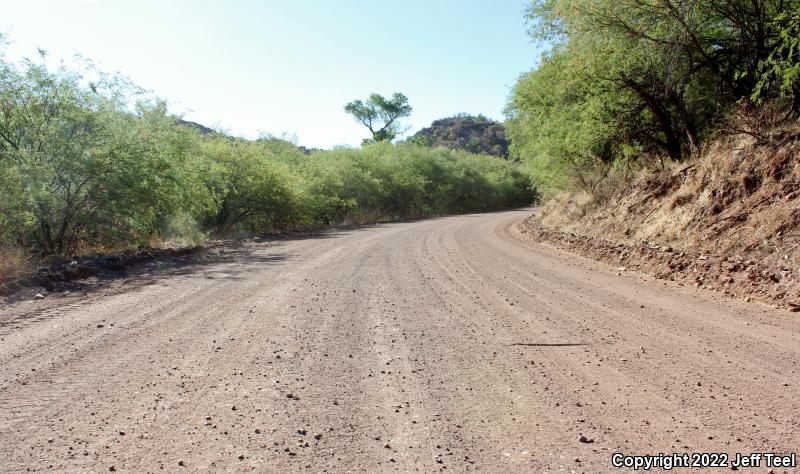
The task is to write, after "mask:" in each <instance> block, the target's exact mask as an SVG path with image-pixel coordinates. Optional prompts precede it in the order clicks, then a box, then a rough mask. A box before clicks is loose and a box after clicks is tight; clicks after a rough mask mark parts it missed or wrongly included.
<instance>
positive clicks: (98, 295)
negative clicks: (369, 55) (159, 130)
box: [0, 210, 800, 473]
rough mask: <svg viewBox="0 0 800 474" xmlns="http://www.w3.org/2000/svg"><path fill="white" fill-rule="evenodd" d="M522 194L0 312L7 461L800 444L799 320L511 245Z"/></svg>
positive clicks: (396, 462) (532, 459)
mask: <svg viewBox="0 0 800 474" xmlns="http://www.w3.org/2000/svg"><path fill="white" fill-rule="evenodd" d="M530 212H531V211H530V210H519V211H507V212H500V213H491V214H475V215H464V216H454V217H444V218H438V219H429V220H422V221H416V222H405V223H396V224H385V225H377V226H371V227H365V228H359V229H349V230H340V231H332V232H329V233H326V234H324V235H320V236H317V237H307V238H299V237H298V238H295V239H287V240H280V241H273V242H262V243H247V244H244V245H242V246H240V247H236V248H230V249H229V250H228V251H227V253H225V254H223V255H220V256H218V257H217V258H215V259H211V260H204V261H201V262H198V263H197V264H194V265H184V266H180V267H174V268H165V269H163V270H159V271H149V272H139V273H136V274H132V275H130V276H128V277H126V278H122V279H118V280H114V281H108V282H103V283H102V284H99V285H97V286H96V287H95V288H93V289H91V290H89V291H85V292H84V291H81V292H78V293H75V292H73V293H72V294H67V295H60V296H59V295H49V296H47V297H46V298H45V299H43V300H38V301H31V302H27V301H24V302H19V303H14V304H8V305H5V306H3V307H0V471H3V472H20V471H27V470H30V471H48V470H49V471H54V472H65V471H66V472H108V471H110V470H111V471H115V472H137V473H140V472H181V471H185V472H196V471H208V472H217V471H225V470H227V471H233V472H242V471H254V472H289V471H292V472H294V471H314V472H324V471H327V472H352V471H369V472H374V471H399V472H407V471H420V472H430V471H438V470H444V469H446V470H447V471H449V472H452V471H455V472H461V471H473V470H479V471H486V472H630V471H626V470H616V469H614V468H612V467H611V456H612V453H614V452H624V453H628V454H657V453H659V452H664V453H672V452H689V453H692V452H726V453H736V452H743V453H749V452H752V451H768V452H769V451H774V452H780V453H784V452H792V451H795V452H796V451H798V448H800V429H798V425H800V378H799V377H798V370H800V317H799V316H798V315H797V314H794V313H789V312H786V311H779V310H775V309H771V308H769V307H767V306H762V305H760V304H756V303H745V302H742V301H734V300H730V299H726V298H723V297H721V296H718V295H716V294H713V293H709V292H705V291H703V290H696V289H690V288H683V287H678V286H674V285H671V284H666V283H664V282H660V281H656V280H654V279H650V278H648V277H645V276H642V275H638V274H631V273H626V272H623V273H622V274H621V275H618V274H617V269H616V268H614V267H609V266H606V265H602V264H598V263H595V262H592V261H589V260H585V259H583V258H580V257H576V256H572V255H570V254H567V253H564V252H561V251H558V250H555V249H553V248H550V247H547V246H545V245H542V244H538V243H535V242H531V241H528V240H525V238H524V237H523V236H521V235H520V234H519V232H517V231H516V229H515V226H514V223H515V222H516V221H518V220H520V219H522V218H523V217H525V216H527V215H529V214H530ZM729 470H730V469H718V470H713V469H705V470H703V471H702V472H726V471H729ZM768 470H769V469H767V468H765V467H762V468H760V469H756V470H750V469H745V470H744V472H765V473H766V472H768ZM784 470H785V469H775V472H783V471H784ZM787 471H788V472H792V469H788V470H787Z"/></svg>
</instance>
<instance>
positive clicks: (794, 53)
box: [751, 10, 800, 113]
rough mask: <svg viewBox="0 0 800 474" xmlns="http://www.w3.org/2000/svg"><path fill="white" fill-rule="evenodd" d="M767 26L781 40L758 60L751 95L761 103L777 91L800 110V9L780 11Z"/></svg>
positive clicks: (799, 111)
mask: <svg viewBox="0 0 800 474" xmlns="http://www.w3.org/2000/svg"><path fill="white" fill-rule="evenodd" d="M767 27H768V28H769V30H771V31H772V33H773V34H774V35H775V36H777V38H778V40H777V42H776V44H775V47H774V48H772V50H771V51H770V53H769V56H767V57H766V59H763V60H762V61H761V62H759V65H758V67H759V73H760V75H759V80H758V83H757V84H756V86H755V88H754V90H753V94H752V96H751V98H752V100H753V101H755V102H757V103H761V102H763V100H764V98H765V97H767V98H769V97H770V96H773V95H775V94H776V93H777V94H778V95H779V96H780V97H782V98H786V99H788V100H789V101H791V103H792V104H793V108H794V110H795V112H796V113H800V11H798V10H794V11H788V10H787V11H784V12H782V13H779V14H778V15H776V16H775V18H773V19H772V20H771V21H770V22H768V23H767Z"/></svg>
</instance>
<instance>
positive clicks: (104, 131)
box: [0, 58, 535, 256]
mask: <svg viewBox="0 0 800 474" xmlns="http://www.w3.org/2000/svg"><path fill="white" fill-rule="evenodd" d="M534 197H535V195H534V192H533V190H532V188H531V184H530V182H529V180H528V178H527V175H525V174H524V173H522V172H521V171H520V169H519V167H518V166H517V165H516V164H514V163H511V162H508V161H505V160H502V159H498V158H495V157H490V156H485V155H473V154H469V153H466V152H458V151H448V150H445V149H431V148H428V147H425V146H419V145H415V144H412V143H406V144H399V145H392V144H389V143H378V144H375V145H371V146H367V147H364V148H359V149H350V148H342V149H335V150H331V151H315V152H312V153H310V154H309V153H308V152H307V151H305V150H302V149H300V148H298V147H297V146H295V145H294V144H292V143H290V142H287V141H285V140H280V139H276V138H271V137H265V138H263V139H259V140H255V141H248V140H243V139H236V138H231V137H228V136H225V135H222V134H218V133H209V132H208V130H207V129H202V130H201V129H200V128H199V127H197V126H192V125H191V124H190V123H188V122H183V121H181V120H179V119H176V118H175V117H171V116H169V115H168V114H167V113H166V106H165V104H164V103H162V102H159V101H153V100H148V99H147V97H146V96H144V95H142V94H140V93H139V92H138V90H137V89H136V88H135V87H133V86H131V85H130V84H128V83H127V82H126V81H124V80H121V79H119V78H115V77H109V76H105V75H102V74H100V73H97V72H95V71H91V77H85V76H81V75H78V74H75V73H74V72H71V71H69V70H66V69H63V68H62V69H59V70H56V71H49V70H48V69H47V68H45V67H44V66H42V65H40V64H35V63H32V62H25V63H23V64H21V65H14V64H11V63H8V62H5V61H2V59H1V58H0V248H3V247H6V248H10V247H13V248H17V249H21V250H24V251H28V252H30V253H34V254H39V255H44V256H47V255H70V254H73V253H78V252H86V251H90V250H92V251H93V250H109V249H114V248H123V247H127V246H131V245H147V244H151V243H153V241H157V240H160V239H165V238H167V239H173V240H174V239H177V240H187V239H193V240H197V239H201V238H203V237H204V236H243V235H252V234H258V233H264V232H275V231H286V230H292V229H307V228H313V227H323V226H329V225H333V224H339V223H349V222H376V221H384V220H391V219H400V218H409V217H423V216H431V215H436V214H443V213H452V212H471V211H483V210H489V209H496V208H500V207H507V206H519V205H527V204H530V203H531V202H532V201H533V199H534ZM181 234H184V235H181Z"/></svg>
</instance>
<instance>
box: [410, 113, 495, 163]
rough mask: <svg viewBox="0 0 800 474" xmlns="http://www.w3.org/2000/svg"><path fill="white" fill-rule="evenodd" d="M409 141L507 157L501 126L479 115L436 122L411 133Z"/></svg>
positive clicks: (455, 117)
mask: <svg viewBox="0 0 800 474" xmlns="http://www.w3.org/2000/svg"><path fill="white" fill-rule="evenodd" d="M412 140H416V141H421V142H423V143H426V144H428V145H430V146H441V147H445V148H450V149H454V150H465V151H468V152H471V153H483V154H486V155H493V156H500V157H503V158H508V145H509V141H508V140H507V139H506V129H505V127H504V126H503V124H502V123H500V122H496V121H494V120H490V119H488V118H486V117H484V116H483V115H478V116H471V115H466V114H459V115H456V116H454V117H448V118H443V119H439V120H436V121H434V122H433V123H432V124H431V126H430V127H426V128H423V129H422V130H420V131H419V132H417V133H416V134H414V136H413V137H412Z"/></svg>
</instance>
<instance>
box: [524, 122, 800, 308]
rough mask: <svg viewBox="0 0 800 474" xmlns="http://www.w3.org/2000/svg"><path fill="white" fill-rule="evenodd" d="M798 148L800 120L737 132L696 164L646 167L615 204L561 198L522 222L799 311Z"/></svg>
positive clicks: (641, 265)
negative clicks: (764, 130)
mask: <svg viewBox="0 0 800 474" xmlns="http://www.w3.org/2000/svg"><path fill="white" fill-rule="evenodd" d="M798 152H800V124H788V125H785V126H782V127H775V128H772V129H771V130H770V132H769V133H767V134H764V133H739V134H734V135H730V136H727V137H726V138H724V139H720V140H717V141H715V142H714V143H713V144H711V146H709V147H708V148H707V149H706V150H704V152H703V153H701V154H700V157H699V158H697V159H695V160H693V161H690V162H688V163H677V164H674V165H671V166H668V167H667V168H666V169H665V170H662V171H658V172H647V173H642V174H641V175H640V176H638V177H637V178H635V179H633V180H632V181H631V182H629V183H628V184H627V185H621V186H618V187H617V189H616V191H615V192H614V193H613V194H612V195H611V197H610V198H609V199H608V200H605V201H600V200H598V199H593V198H591V197H589V196H587V195H585V194H570V195H561V196H558V197H556V198H554V199H552V200H551V201H550V202H549V203H548V204H547V205H546V206H544V207H543V208H542V210H541V215H540V217H539V218H538V219H536V220H529V221H528V222H527V223H526V224H525V228H526V229H527V231H528V232H529V233H531V234H534V235H535V236H536V237H537V238H541V239H545V240H548V241H550V242H555V243H558V244H559V245H561V246H564V247H566V248H568V249H570V250H573V251H577V252H578V253H582V254H585V255H586V256H590V257H592V258H596V259H600V260H603V261H607V262H611V263H615V264H616V263H618V264H619V265H620V266H624V267H626V268H628V269H631V268H635V269H640V270H643V271H646V272H647V273H650V274H652V275H656V276H658V277H661V278H666V279H670V280H677V281H679V282H683V283H690V284H694V285H697V286H704V287H708V288H713V289H717V290H720V291H723V292H725V293H728V294H732V295H736V296H743V297H757V298H760V299H762V300H765V301H769V302H772V303H777V304H779V305H781V306H789V307H793V306H796V305H798V304H800V282H799V281H798V280H799V278H798V274H800V154H799V153H798ZM662 248H663V250H662ZM667 248H669V249H670V251H666V249H667ZM672 249H674V251H672Z"/></svg>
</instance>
